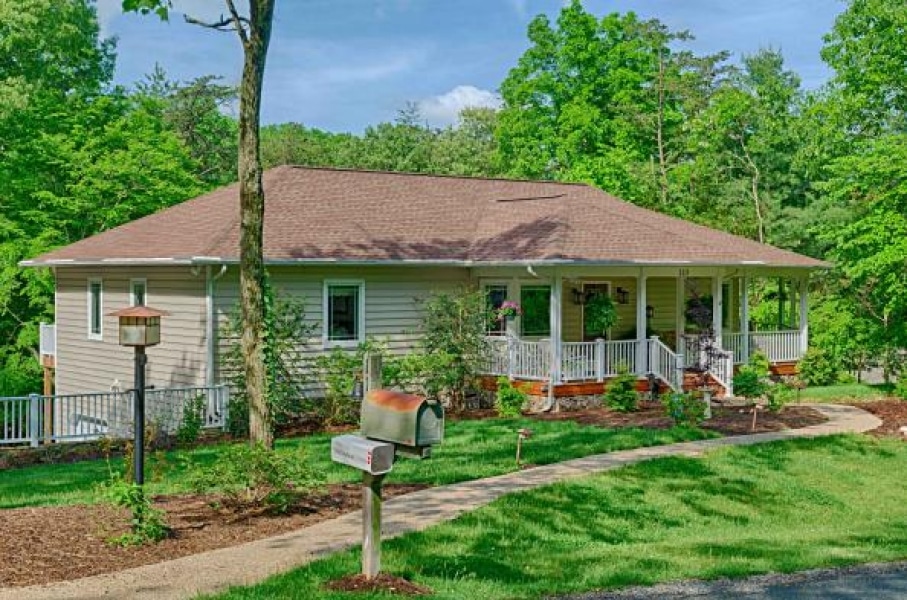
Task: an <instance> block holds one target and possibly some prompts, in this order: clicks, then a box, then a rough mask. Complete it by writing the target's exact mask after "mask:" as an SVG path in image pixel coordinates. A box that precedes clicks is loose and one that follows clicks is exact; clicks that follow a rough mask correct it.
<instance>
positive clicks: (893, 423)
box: [857, 398, 907, 440]
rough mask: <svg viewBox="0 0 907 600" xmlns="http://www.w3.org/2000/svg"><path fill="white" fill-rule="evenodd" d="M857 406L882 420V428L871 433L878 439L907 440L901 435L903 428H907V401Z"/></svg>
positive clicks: (890, 400) (893, 400)
mask: <svg viewBox="0 0 907 600" xmlns="http://www.w3.org/2000/svg"><path fill="white" fill-rule="evenodd" d="M857 406H859V407H860V408H862V409H863V410H866V411H869V412H871V413H872V414H874V415H875V416H877V417H878V418H880V419H882V426H881V427H879V428H877V429H873V430H872V431H870V432H869V433H871V434H872V435H875V436H878V437H896V438H899V439H902V440H907V436H905V435H904V434H903V433H901V427H907V401H904V400H898V399H894V398H892V399H889V400H879V401H877V402H861V403H860V404H858V405H857Z"/></svg>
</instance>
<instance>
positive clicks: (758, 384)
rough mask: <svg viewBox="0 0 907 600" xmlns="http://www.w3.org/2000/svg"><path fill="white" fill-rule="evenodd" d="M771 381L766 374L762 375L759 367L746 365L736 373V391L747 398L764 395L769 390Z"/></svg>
mask: <svg viewBox="0 0 907 600" xmlns="http://www.w3.org/2000/svg"><path fill="white" fill-rule="evenodd" d="M769 387H770V386H769V383H768V380H767V379H766V378H765V376H763V375H760V373H759V371H758V368H757V367H752V366H750V365H744V366H742V367H740V371H739V372H738V373H737V374H736V375H734V393H735V394H737V395H738V396H743V397H744V398H746V399H747V400H753V399H754V398H759V397H760V396H764V395H765V394H766V393H767V392H768V390H769Z"/></svg>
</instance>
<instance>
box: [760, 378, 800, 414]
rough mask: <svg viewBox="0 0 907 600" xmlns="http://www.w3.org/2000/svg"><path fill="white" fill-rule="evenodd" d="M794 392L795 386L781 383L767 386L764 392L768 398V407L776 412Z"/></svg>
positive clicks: (788, 400) (790, 398)
mask: <svg viewBox="0 0 907 600" xmlns="http://www.w3.org/2000/svg"><path fill="white" fill-rule="evenodd" d="M796 394H797V389H796V388H794V387H792V386H789V385H785V384H783V383H779V384H776V385H772V386H769V388H768V390H767V391H766V394H765V397H766V399H767V400H768V409H769V410H770V411H772V412H778V411H779V410H781V409H782V408H784V405H785V404H787V403H789V402H790V401H791V400H793V399H794V397H795V396H796Z"/></svg>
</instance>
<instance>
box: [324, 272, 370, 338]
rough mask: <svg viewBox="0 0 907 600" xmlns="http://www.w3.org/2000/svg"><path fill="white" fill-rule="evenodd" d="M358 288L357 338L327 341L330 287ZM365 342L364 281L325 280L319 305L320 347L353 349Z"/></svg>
mask: <svg viewBox="0 0 907 600" xmlns="http://www.w3.org/2000/svg"><path fill="white" fill-rule="evenodd" d="M339 285H346V286H354V285H355V286H358V287H359V306H358V310H359V336H358V338H357V339H355V340H331V339H328V334H329V331H328V322H329V318H328V317H329V315H328V310H329V308H330V302H329V300H330V298H329V294H330V289H331V286H339ZM363 342H365V280H364V279H325V280H324V288H323V295H322V303H321V345H322V346H323V347H324V348H355V347H356V346H358V345H359V344H361V343H363Z"/></svg>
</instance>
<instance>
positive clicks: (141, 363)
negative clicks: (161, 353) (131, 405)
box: [133, 346, 148, 485]
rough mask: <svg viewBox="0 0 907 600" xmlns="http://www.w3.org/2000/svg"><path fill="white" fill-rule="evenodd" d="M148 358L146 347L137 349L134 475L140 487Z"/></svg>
mask: <svg viewBox="0 0 907 600" xmlns="http://www.w3.org/2000/svg"><path fill="white" fill-rule="evenodd" d="M147 363H148V356H147V355H146V354H145V347H144V346H136V347H135V413H134V418H133V421H134V423H135V447H134V451H133V456H134V458H135V462H134V468H133V473H134V475H135V482H136V483H137V484H138V485H143V484H144V483H145V365H146V364H147Z"/></svg>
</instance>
